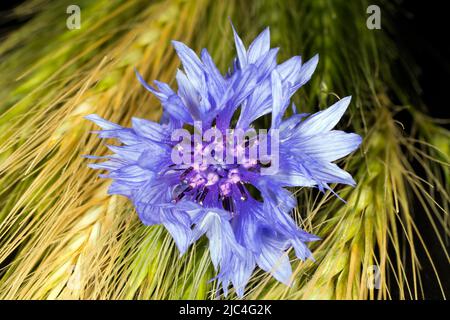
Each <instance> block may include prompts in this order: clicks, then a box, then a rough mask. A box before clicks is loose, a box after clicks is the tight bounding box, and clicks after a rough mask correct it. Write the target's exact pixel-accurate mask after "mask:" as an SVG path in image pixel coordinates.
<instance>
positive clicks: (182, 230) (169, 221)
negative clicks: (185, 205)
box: [161, 210, 192, 255]
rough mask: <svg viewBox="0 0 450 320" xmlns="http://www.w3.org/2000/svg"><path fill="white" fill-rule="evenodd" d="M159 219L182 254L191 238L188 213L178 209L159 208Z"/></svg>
mask: <svg viewBox="0 0 450 320" xmlns="http://www.w3.org/2000/svg"><path fill="white" fill-rule="evenodd" d="M161 220H162V223H163V224H164V226H165V227H166V229H167V231H169V232H170V234H171V236H172V237H173V239H174V240H175V243H176V245H177V247H178V250H179V251H180V255H183V254H184V253H185V252H186V250H187V248H188V247H189V245H190V243H191V239H192V230H191V219H190V217H189V215H188V214H187V213H185V212H183V211H178V210H161Z"/></svg>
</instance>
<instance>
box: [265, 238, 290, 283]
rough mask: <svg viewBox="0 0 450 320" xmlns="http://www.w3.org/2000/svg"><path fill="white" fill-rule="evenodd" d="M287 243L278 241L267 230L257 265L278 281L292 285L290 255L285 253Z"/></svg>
mask: <svg viewBox="0 0 450 320" xmlns="http://www.w3.org/2000/svg"><path fill="white" fill-rule="evenodd" d="M285 248H286V242H285V240H284V239H278V238H277V237H276V235H275V234H273V233H272V232H270V231H269V230H267V232H265V233H264V235H263V237H262V239H261V254H260V255H258V256H257V257H256V263H257V264H258V266H259V267H260V268H261V269H263V270H264V271H267V272H270V273H271V274H272V275H273V276H274V278H275V279H277V280H278V281H280V282H282V283H284V284H286V285H290V278H291V275H292V269H291V264H290V262H289V257H288V255H287V254H286V253H285V252H284V250H285Z"/></svg>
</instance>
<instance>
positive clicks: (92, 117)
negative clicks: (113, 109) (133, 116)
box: [85, 114, 122, 130]
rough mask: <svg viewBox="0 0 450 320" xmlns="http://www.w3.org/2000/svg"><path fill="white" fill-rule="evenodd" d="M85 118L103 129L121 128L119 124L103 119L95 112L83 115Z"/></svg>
mask: <svg viewBox="0 0 450 320" xmlns="http://www.w3.org/2000/svg"><path fill="white" fill-rule="evenodd" d="M85 119H87V120H90V121H92V122H94V123H95V124H96V125H98V126H99V127H102V128H103V129H105V130H115V129H122V126H120V125H118V124H116V123H113V122H110V121H108V120H105V119H103V118H102V117H100V116H99V115H96V114H90V115H87V116H85Z"/></svg>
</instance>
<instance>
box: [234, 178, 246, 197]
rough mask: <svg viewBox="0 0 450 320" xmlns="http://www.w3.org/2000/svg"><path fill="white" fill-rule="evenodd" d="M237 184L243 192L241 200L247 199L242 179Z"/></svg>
mask: <svg viewBox="0 0 450 320" xmlns="http://www.w3.org/2000/svg"><path fill="white" fill-rule="evenodd" d="M236 185H237V187H238V189H239V192H240V193H241V200H242V201H245V200H247V193H246V192H245V188H244V184H243V183H242V181H239V183H237V184H236Z"/></svg>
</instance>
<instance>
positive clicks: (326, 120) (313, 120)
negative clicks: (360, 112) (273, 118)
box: [298, 96, 351, 137]
mask: <svg viewBox="0 0 450 320" xmlns="http://www.w3.org/2000/svg"><path fill="white" fill-rule="evenodd" d="M350 100H351V96H349V97H345V98H343V99H341V100H339V101H338V102H336V103H335V104H333V105H332V106H331V107H329V108H328V109H325V110H323V111H320V112H317V113H315V114H313V115H312V116H310V117H309V118H308V119H306V120H305V121H304V122H302V123H300V125H299V126H298V134H299V135H301V136H302V137H306V136H311V135H316V134H319V133H323V132H326V131H330V130H331V129H333V128H334V126H336V124H337V123H338V122H339V120H340V119H341V118H342V115H343V114H344V112H345V110H347V107H348V105H349V104H350Z"/></svg>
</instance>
